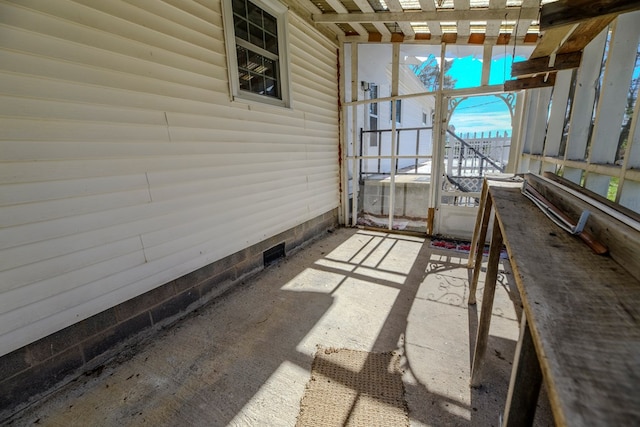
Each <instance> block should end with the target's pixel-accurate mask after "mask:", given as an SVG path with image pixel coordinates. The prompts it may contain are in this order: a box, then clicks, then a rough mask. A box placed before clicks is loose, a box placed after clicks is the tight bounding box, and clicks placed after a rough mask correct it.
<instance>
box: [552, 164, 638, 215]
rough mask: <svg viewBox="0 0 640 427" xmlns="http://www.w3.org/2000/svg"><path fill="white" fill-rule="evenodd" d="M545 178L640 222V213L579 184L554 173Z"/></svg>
mask: <svg viewBox="0 0 640 427" xmlns="http://www.w3.org/2000/svg"><path fill="white" fill-rule="evenodd" d="M543 176H544V177H545V178H547V179H550V180H552V181H555V182H557V183H558V184H561V185H563V186H565V187H568V188H570V189H572V190H574V191H577V192H579V193H582V194H584V195H585V196H586V197H589V198H591V199H593V200H595V201H597V202H599V203H602V204H603V205H607V206H608V207H609V208H611V209H613V210H616V211H618V212H620V213H621V214H623V215H626V216H628V217H629V218H631V219H633V220H634V221H637V222H640V213H638V212H635V211H632V210H631V209H628V208H626V207H624V206H622V205H620V204H618V203H615V202H612V201H611V200H609V199H607V198H606V197H603V196H601V195H599V194H597V193H594V192H593V191H590V190H588V189H586V188H584V187H581V186H579V185H578V184H576V183H574V182H572V181H569V180H568V179H565V178H563V177H561V176H558V175H556V174H555V173H552V172H545V173H544V174H543Z"/></svg>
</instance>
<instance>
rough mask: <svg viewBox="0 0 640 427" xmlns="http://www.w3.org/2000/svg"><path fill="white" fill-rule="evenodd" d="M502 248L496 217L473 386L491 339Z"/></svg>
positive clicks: (485, 285) (477, 341) (483, 299)
mask: <svg viewBox="0 0 640 427" xmlns="http://www.w3.org/2000/svg"><path fill="white" fill-rule="evenodd" d="M501 250H502V232H501V231H500V224H498V220H497V219H496V221H494V224H493V233H492V236H491V247H490V249H489V261H488V266H487V276H486V278H485V282H484V292H483V294H482V309H481V310H480V321H479V322H478V335H477V338H476V348H475V351H474V354H473V364H472V366H471V387H478V386H479V385H480V365H481V363H482V359H484V353H485V352H486V350H487V341H488V340H489V326H490V325H491V311H492V310H493V298H494V296H495V294H496V280H497V279H498V266H499V264H500V251H501Z"/></svg>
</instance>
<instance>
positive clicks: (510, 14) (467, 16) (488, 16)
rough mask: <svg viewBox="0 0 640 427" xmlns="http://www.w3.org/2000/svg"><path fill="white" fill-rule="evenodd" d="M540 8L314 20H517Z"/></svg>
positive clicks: (415, 12)
mask: <svg viewBox="0 0 640 427" xmlns="http://www.w3.org/2000/svg"><path fill="white" fill-rule="evenodd" d="M537 17H538V8H525V9H520V8H519V7H509V8H505V9H502V10H499V9H496V10H493V9H485V8H483V9H469V10H455V9H453V10H451V9H447V10H442V9H440V10H434V11H425V10H405V11H403V12H373V13H322V14H314V15H313V21H314V22H316V23H318V24H320V23H323V24H324V23H334V24H337V23H344V24H351V23H364V22H388V23H394V22H397V23H398V24H399V23H400V22H418V21H460V20H469V21H489V20H499V21H502V20H505V19H506V20H516V19H536V18H537Z"/></svg>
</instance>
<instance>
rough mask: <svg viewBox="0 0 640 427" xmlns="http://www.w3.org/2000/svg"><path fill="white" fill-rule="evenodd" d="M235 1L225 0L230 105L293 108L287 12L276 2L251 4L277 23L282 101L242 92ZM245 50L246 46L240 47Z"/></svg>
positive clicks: (224, 12) (225, 33)
mask: <svg viewBox="0 0 640 427" xmlns="http://www.w3.org/2000/svg"><path fill="white" fill-rule="evenodd" d="M231 1H232V0H223V2H222V15H223V30H224V38H225V48H226V54H227V71H228V75H229V93H230V99H231V101H239V102H250V103H254V102H255V103H260V104H269V105H274V106H278V107H285V108H291V91H290V84H291V83H290V82H291V75H290V71H289V43H288V42H287V40H288V38H289V33H288V27H289V21H288V16H287V15H288V8H287V7H286V6H285V5H283V4H282V3H280V2H278V1H276V0H249V1H250V2H251V3H253V4H254V5H256V6H258V7H259V8H261V9H263V10H265V11H266V12H268V13H269V14H271V15H273V16H274V17H275V18H276V20H277V31H278V70H279V74H280V76H279V78H280V95H281V98H282V99H278V98H274V97H271V96H267V95H260V94H257V93H252V92H248V91H246V90H241V89H240V80H239V79H240V77H239V73H238V57H237V54H236V35H235V30H234V19H233V6H232V4H231ZM240 45H241V46H244V43H240Z"/></svg>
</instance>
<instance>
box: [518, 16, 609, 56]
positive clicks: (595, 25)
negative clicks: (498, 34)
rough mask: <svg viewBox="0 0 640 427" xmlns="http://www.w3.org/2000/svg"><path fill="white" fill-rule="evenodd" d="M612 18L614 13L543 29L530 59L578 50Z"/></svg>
mask: <svg viewBox="0 0 640 427" xmlns="http://www.w3.org/2000/svg"><path fill="white" fill-rule="evenodd" d="M614 19H615V16H614V15H606V16H602V17H600V18H594V19H591V20H589V21H586V22H583V23H581V24H573V25H571V24H569V25H564V26H562V27H557V28H552V29H550V30H548V31H545V32H544V33H542V35H541V38H540V41H539V43H538V45H537V46H536V48H535V50H534V51H533V53H532V54H531V57H530V59H534V58H541V57H543V56H549V55H551V54H552V53H554V52H556V53H559V54H561V53H570V52H577V51H580V50H582V49H584V48H585V46H586V45H588V44H589V43H590V42H591V40H593V39H594V38H595V37H596V36H597V35H598V34H600V33H601V32H602V30H603V29H605V28H606V27H607V25H609V24H610V23H611V21H613V20H614ZM576 25H577V26H576Z"/></svg>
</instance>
